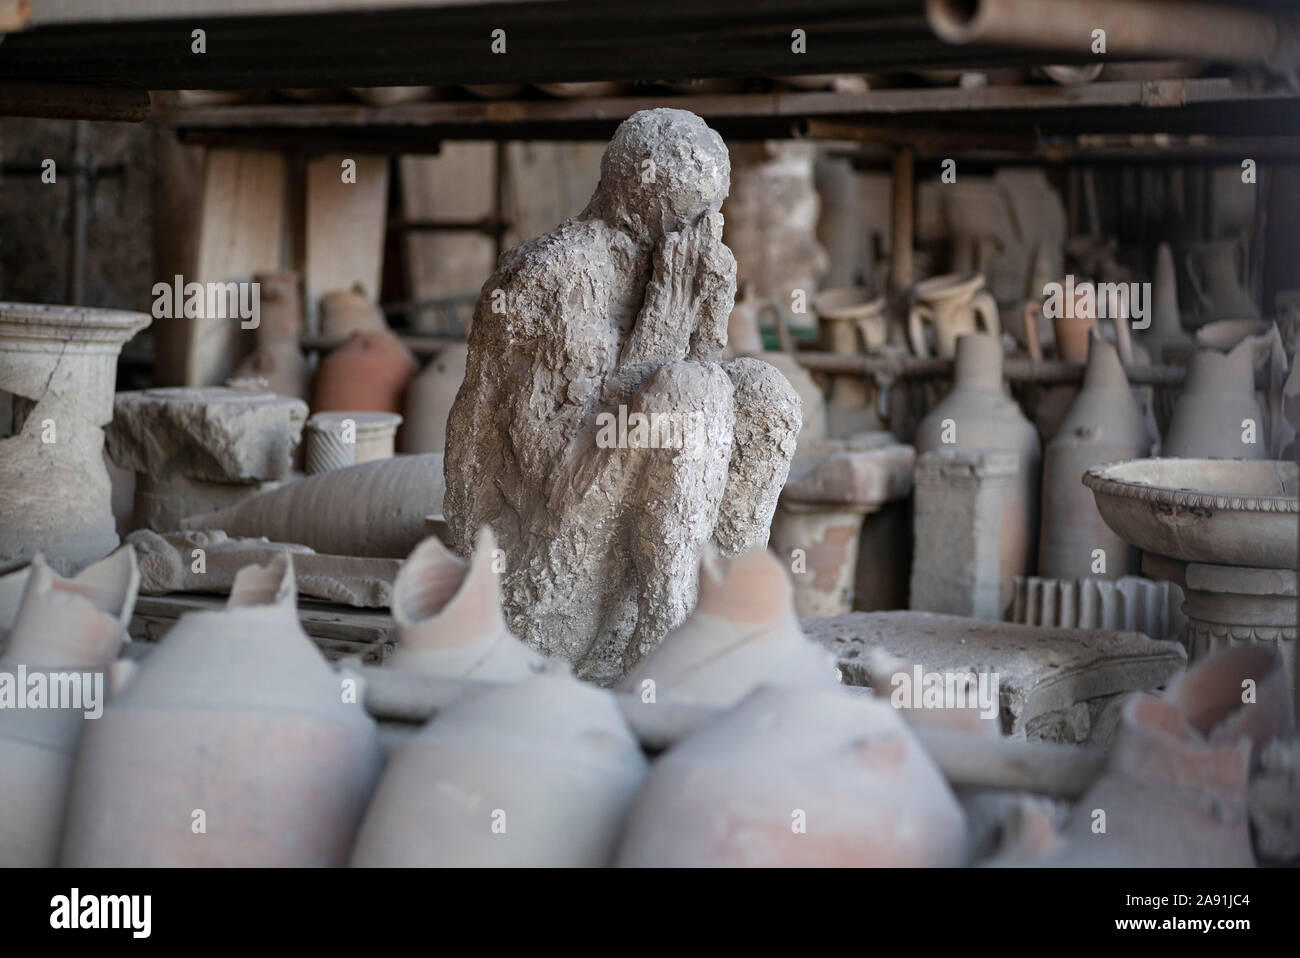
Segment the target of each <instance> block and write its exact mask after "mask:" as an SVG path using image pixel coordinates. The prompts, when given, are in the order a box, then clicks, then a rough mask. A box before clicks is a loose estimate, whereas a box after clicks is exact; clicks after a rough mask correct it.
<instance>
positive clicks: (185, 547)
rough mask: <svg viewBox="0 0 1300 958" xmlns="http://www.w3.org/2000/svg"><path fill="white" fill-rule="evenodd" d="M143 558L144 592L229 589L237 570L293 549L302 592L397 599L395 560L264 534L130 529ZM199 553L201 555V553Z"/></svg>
mask: <svg viewBox="0 0 1300 958" xmlns="http://www.w3.org/2000/svg"><path fill="white" fill-rule="evenodd" d="M127 541H128V542H129V543H131V544H132V545H133V546H135V550H136V554H137V556H138V557H139V563H140V591H141V592H143V593H145V594H146V595H165V594H166V593H168V592H215V593H219V594H228V593H229V592H230V588H231V586H233V585H234V582H235V576H236V575H237V574H238V572H239V570H240V569H242V568H244V567H245V566H250V565H265V564H267V563H269V562H270V561H271V560H272V559H273V558H275V555H276V554H277V553H279V552H286V551H288V552H292V553H293V554H294V556H293V564H294V572H295V574H296V577H297V583H298V591H299V592H301V593H302V594H303V595H309V596H314V597H315V598H318V599H328V600H329V601H331V602H340V603H342V604H343V605H351V606H360V607H364V608H387V607H388V606H389V605H390V604H391V602H392V600H393V581H394V579H396V578H397V570H398V568H399V567H400V566H401V563H400V562H399V561H398V560H397V559H381V558H360V557H354V556H335V555H318V554H317V553H315V552H313V551H312V550H311V549H308V548H307V547H306V546H300V545H292V544H290V543H285V542H271V541H269V540H267V539H264V538H257V539H232V538H230V537H229V536H227V535H226V534H225V533H224V532H220V531H214V532H197V531H196V532H173V533H171V534H169V535H165V536H163V535H159V534H158V533H156V532H151V531H149V530H148V529H140V530H138V531H136V532H133V533H131V535H129V536H128V537H127ZM200 553H201V557H200ZM200 558H201V561H200Z"/></svg>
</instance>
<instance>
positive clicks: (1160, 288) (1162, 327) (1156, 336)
mask: <svg viewBox="0 0 1300 958" xmlns="http://www.w3.org/2000/svg"><path fill="white" fill-rule="evenodd" d="M1151 297H1152V312H1153V315H1152V317H1151V326H1150V328H1148V329H1147V330H1145V331H1143V332H1140V333H1139V334H1138V335H1139V341H1140V342H1141V343H1142V345H1143V346H1145V347H1146V348H1147V351H1148V352H1149V353H1150V354H1151V359H1152V360H1153V361H1154V362H1157V363H1161V362H1170V361H1181V358H1182V357H1183V356H1184V355H1185V354H1186V353H1187V351H1188V350H1189V349H1190V347H1191V345H1192V338H1191V337H1190V336H1188V335H1187V332H1186V331H1185V330H1184V329H1183V322H1182V316H1181V314H1180V313H1179V311H1178V276H1177V274H1176V273H1175V272H1174V254H1173V253H1172V252H1171V251H1170V249H1169V244H1168V243H1161V244H1160V247H1159V249H1157V250H1156V267H1155V281H1154V283H1153V284H1152V290H1151ZM1166 350H1169V352H1168V353H1166Z"/></svg>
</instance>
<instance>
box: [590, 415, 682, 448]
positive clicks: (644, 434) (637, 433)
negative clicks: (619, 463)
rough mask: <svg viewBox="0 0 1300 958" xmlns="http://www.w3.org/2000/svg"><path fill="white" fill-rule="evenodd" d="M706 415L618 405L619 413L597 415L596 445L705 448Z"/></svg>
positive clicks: (603, 446)
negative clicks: (637, 408) (632, 409)
mask: <svg viewBox="0 0 1300 958" xmlns="http://www.w3.org/2000/svg"><path fill="white" fill-rule="evenodd" d="M705 438H706V437H705V421H704V414H703V413H702V412H700V411H699V410H696V411H694V412H689V413H671V412H650V413H645V412H633V413H629V412H628V409H627V406H619V407H618V413H617V415H616V414H614V413H612V412H602V413H599V414H598V415H597V416H596V446H597V448H600V449H690V450H694V451H696V452H698V451H700V450H702V449H703V448H704V443H705Z"/></svg>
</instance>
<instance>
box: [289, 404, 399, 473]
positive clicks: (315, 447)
mask: <svg viewBox="0 0 1300 958" xmlns="http://www.w3.org/2000/svg"><path fill="white" fill-rule="evenodd" d="M349 423H351V425H350V426H349V425H348V424H349ZM401 424H402V417H401V416H399V415H398V414H397V413H392V412H318V413H317V414H316V415H314V416H312V417H311V418H310V419H308V420H307V475H309V476H314V475H316V474H317V473H321V472H329V471H330V470H331V469H342V468H344V467H345V466H355V465H357V464H358V463H362V462H373V461H374V460H376V459H392V458H393V455H394V453H395V449H396V440H397V427H398V426H400V425H401Z"/></svg>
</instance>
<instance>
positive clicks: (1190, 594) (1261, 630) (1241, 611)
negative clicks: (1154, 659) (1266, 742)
mask: <svg viewBox="0 0 1300 958" xmlns="http://www.w3.org/2000/svg"><path fill="white" fill-rule="evenodd" d="M1142 571H1143V572H1145V573H1146V574H1147V575H1149V576H1151V577H1152V578H1153V579H1167V580H1168V581H1170V582H1174V583H1177V584H1178V585H1179V586H1181V587H1182V590H1183V614H1184V615H1186V616H1187V642H1186V644H1187V657H1188V661H1190V662H1196V661H1198V660H1200V659H1203V658H1207V657H1208V656H1210V655H1213V654H1214V653H1215V652H1219V651H1221V650H1223V649H1227V648H1231V647H1232V646H1234V645H1241V644H1245V643H1254V644H1262V645H1268V646H1272V647H1273V648H1275V649H1277V651H1278V652H1279V653H1280V654H1281V656H1282V659H1283V661H1284V662H1285V663H1286V673H1287V675H1288V676H1289V677H1290V682H1291V693H1292V695H1294V694H1295V691H1296V688H1295V682H1296V679H1295V676H1296V595H1297V592H1296V572H1295V570H1294V569H1256V568H1250V567H1248V566H1226V565H1211V564H1209V563H1205V562H1183V561H1181V560H1179V559H1170V558H1166V557H1165V556H1159V555H1155V554H1154V553H1150V552H1147V553H1144V554H1143V556H1142Z"/></svg>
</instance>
